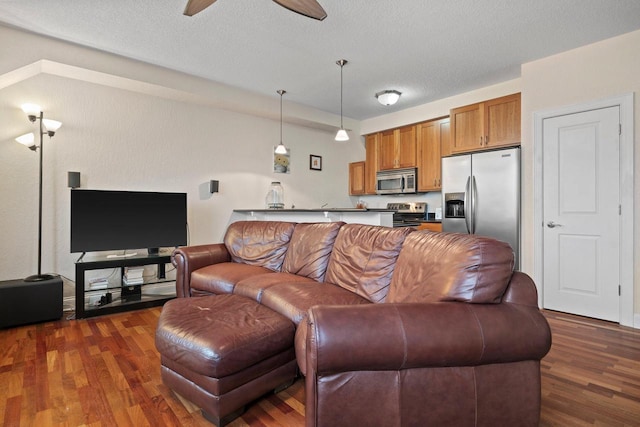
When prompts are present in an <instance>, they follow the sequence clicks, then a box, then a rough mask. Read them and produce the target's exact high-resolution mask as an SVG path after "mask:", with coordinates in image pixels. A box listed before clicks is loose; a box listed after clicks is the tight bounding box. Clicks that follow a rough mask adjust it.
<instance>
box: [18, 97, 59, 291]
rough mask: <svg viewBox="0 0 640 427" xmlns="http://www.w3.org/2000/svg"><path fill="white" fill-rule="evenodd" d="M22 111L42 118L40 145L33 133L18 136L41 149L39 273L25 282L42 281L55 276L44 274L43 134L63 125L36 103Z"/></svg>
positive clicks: (36, 148)
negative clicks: (45, 114) (52, 118)
mask: <svg viewBox="0 0 640 427" xmlns="http://www.w3.org/2000/svg"><path fill="white" fill-rule="evenodd" d="M22 111H24V112H25V113H26V114H27V117H28V118H29V121H30V122H32V123H35V121H36V120H40V123H39V125H40V146H37V145H36V142H35V136H34V134H33V133H28V134H25V135H22V136H19V137H17V138H16V141H18V142H19V143H20V144H23V145H25V146H27V147H28V148H29V149H30V150H32V151H38V149H39V150H40V182H39V192H38V202H39V205H38V274H34V275H32V276H29V277H27V278H25V279H24V281H25V282H40V281H43V280H51V279H53V278H54V277H55V276H53V275H52V274H42V268H41V267H42V152H43V142H44V141H43V138H42V136H43V135H45V134H46V135H49V138H51V137H53V136H54V135H55V134H56V131H57V130H58V129H59V128H60V126H62V123H60V122H59V121H56V120H50V119H45V118H44V113H43V112H42V109H41V108H40V106H39V105H36V104H24V105H22Z"/></svg>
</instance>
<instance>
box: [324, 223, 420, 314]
mask: <svg viewBox="0 0 640 427" xmlns="http://www.w3.org/2000/svg"><path fill="white" fill-rule="evenodd" d="M412 231H413V229H411V228H410V227H400V228H390V227H380V226H374V225H363V224H346V225H344V226H343V227H342V228H340V232H339V233H338V237H337V238H336V242H335V244H334V246H333V252H332V253H331V258H330V259H329V265H328V267H327V274H326V276H325V282H329V283H334V284H336V285H338V286H340V287H342V288H344V289H346V290H348V291H351V292H353V293H356V294H358V295H360V296H361V297H364V298H366V299H368V300H369V301H371V302H376V303H377V302H383V301H384V300H385V299H386V297H387V292H388V288H389V284H390V282H391V276H392V274H393V270H394V267H395V264H396V259H397V257H398V254H399V253H400V249H401V248H402V243H403V242H404V239H405V237H406V236H407V235H408V234H409V233H411V232H412Z"/></svg>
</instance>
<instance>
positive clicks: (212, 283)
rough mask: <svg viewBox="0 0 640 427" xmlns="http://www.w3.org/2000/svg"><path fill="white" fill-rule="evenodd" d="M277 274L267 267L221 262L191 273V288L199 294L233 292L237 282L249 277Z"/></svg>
mask: <svg viewBox="0 0 640 427" xmlns="http://www.w3.org/2000/svg"><path fill="white" fill-rule="evenodd" d="M261 274H275V273H274V272H273V271H271V270H269V269H268V268H266V267H260V266H257V265H247V264H238V263H235V262H221V263H219V264H213V265H208V266H206V267H202V268H200V269H198V270H196V271H194V272H193V273H191V289H192V291H198V292H195V293H197V294H201V293H209V294H231V293H233V289H234V288H235V286H236V283H238V282H239V281H241V280H243V279H246V278H248V277H254V276H258V275H261Z"/></svg>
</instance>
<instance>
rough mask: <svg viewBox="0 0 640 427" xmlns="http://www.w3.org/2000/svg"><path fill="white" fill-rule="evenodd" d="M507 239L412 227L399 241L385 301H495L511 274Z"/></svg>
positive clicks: (511, 255) (512, 264)
mask: <svg viewBox="0 0 640 427" xmlns="http://www.w3.org/2000/svg"><path fill="white" fill-rule="evenodd" d="M513 266H514V256H513V251H512V250H511V247H510V246H509V244H507V243H505V242H501V241H498V240H495V239H491V238H489V237H482V236H476V235H468V234H457V233H432V232H429V231H426V232H416V233H412V234H411V235H409V236H408V237H407V238H406V240H405V242H404V245H403V247H402V251H401V252H400V256H399V257H398V261H397V263H396V268H395V272H394V274H393V278H392V280H391V288H390V290H389V295H388V298H387V302H437V301H461V302H470V303H499V302H500V301H501V299H502V295H503V294H504V292H505V290H506V288H507V285H508V284H509V280H510V279H511V275H512V274H513Z"/></svg>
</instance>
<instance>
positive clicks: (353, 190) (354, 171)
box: [349, 161, 365, 196]
mask: <svg viewBox="0 0 640 427" xmlns="http://www.w3.org/2000/svg"><path fill="white" fill-rule="evenodd" d="M364 173H365V162H364V161H362V162H353V163H349V195H351V196H360V195H362V194H364V190H365V189H364Z"/></svg>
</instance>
